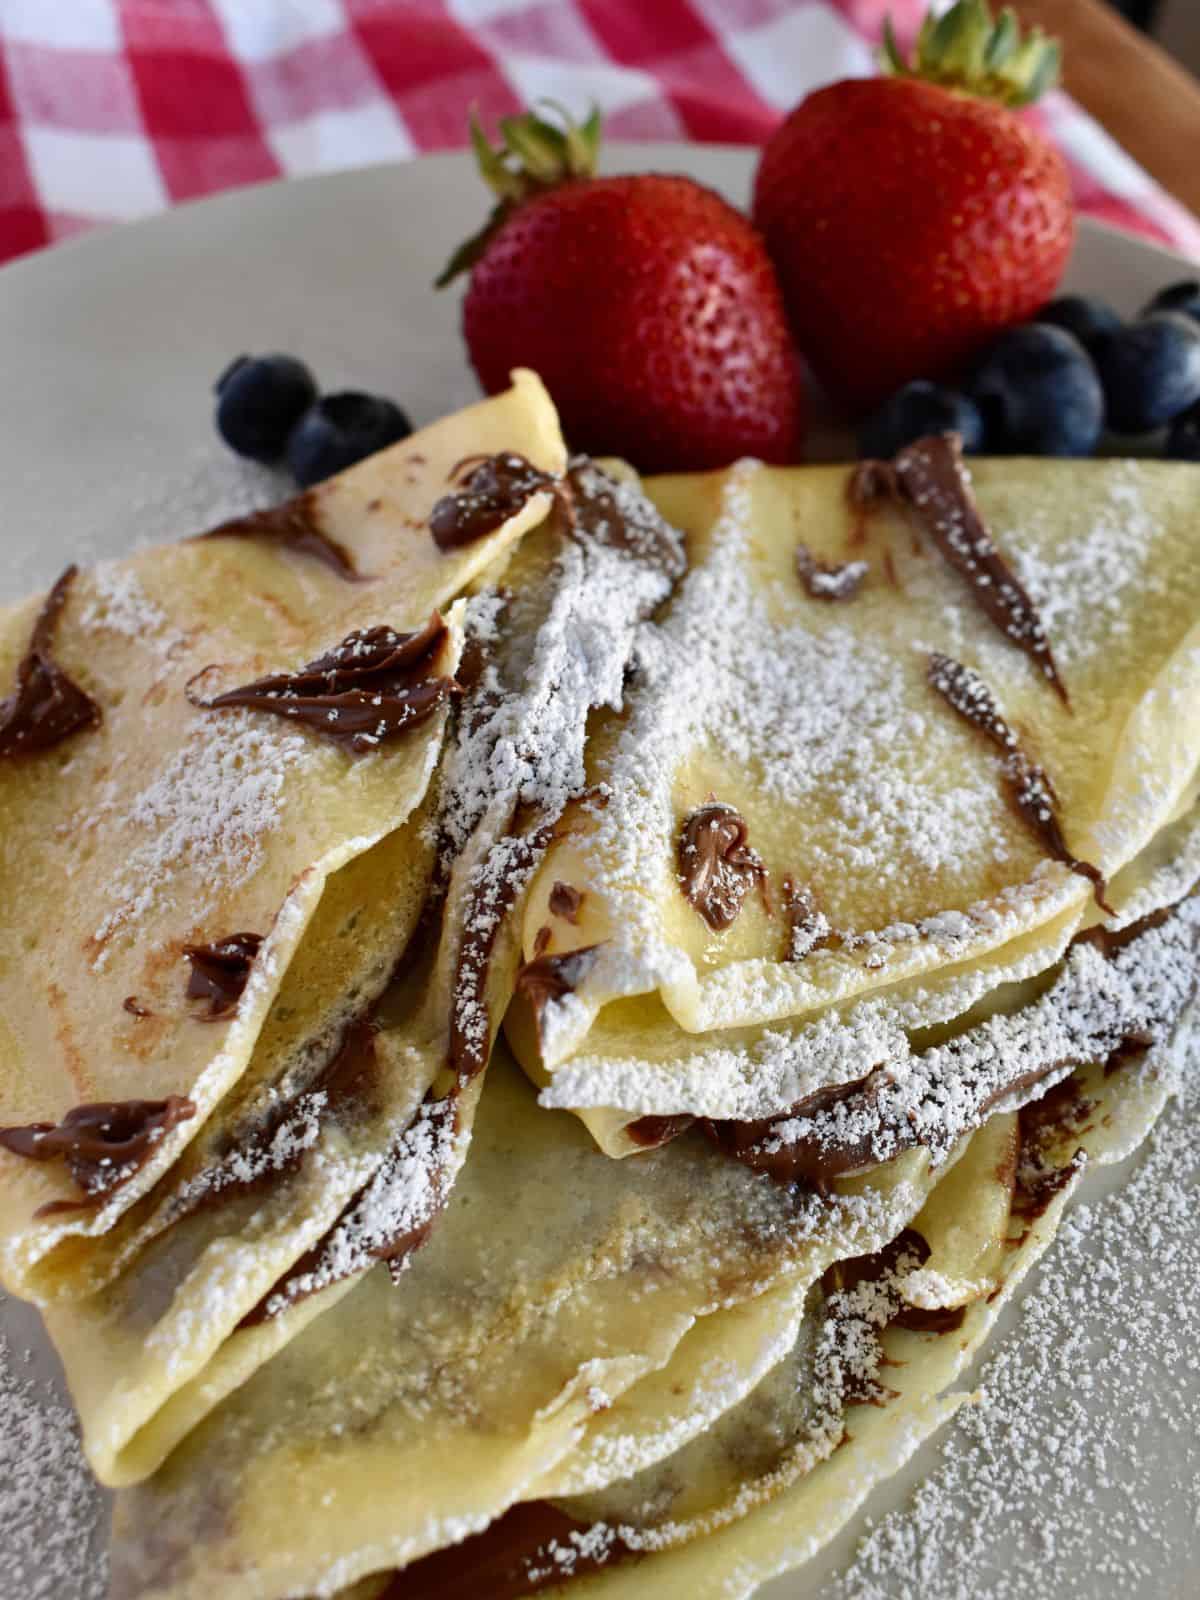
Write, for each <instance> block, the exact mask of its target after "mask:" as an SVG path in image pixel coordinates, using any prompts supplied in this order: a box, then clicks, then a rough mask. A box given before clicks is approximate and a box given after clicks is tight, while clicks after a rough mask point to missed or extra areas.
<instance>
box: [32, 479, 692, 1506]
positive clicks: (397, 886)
mask: <svg viewBox="0 0 1200 1600" xmlns="http://www.w3.org/2000/svg"><path fill="white" fill-rule="evenodd" d="M565 486H566V492H568V493H569V495H570V502H569V512H560V513H559V514H558V515H556V516H555V517H554V518H551V519H549V520H547V521H546V522H544V523H543V524H542V525H541V526H540V527H539V528H538V529H537V530H535V531H534V532H533V533H531V534H530V535H528V536H527V537H526V538H525V539H524V541H523V542H522V543H521V545H520V547H519V549H517V550H516V552H515V554H513V555H512V556H511V559H510V560H509V561H508V562H507V565H506V567H505V570H504V573H503V579H504V592H503V594H500V593H498V592H497V591H496V590H495V589H494V588H490V587H489V588H485V589H484V590H483V591H481V592H480V593H479V594H477V595H476V597H475V598H474V599H472V600H471V602H470V604H469V607H468V613H467V624H466V627H467V646H466V652H467V654H466V661H465V664H464V668H463V669H462V673H461V675H462V676H463V677H464V678H467V679H469V683H468V685H467V686H466V687H465V689H464V692H463V694H462V696H461V699H460V700H459V702H458V706H457V710H456V721H455V731H454V733H453V735H452V737H451V738H450V740H449V742H448V745H447V747H446V753H445V756H444V759H443V762H442V765H441V768H440V770H439V773H438V776H437V780H436V784H435V792H434V793H433V794H432V795H431V797H430V799H429V801H428V803H427V805H426V806H425V807H423V808H422V811H421V812H420V813H418V814H417V816H415V817H414V819H413V820H412V821H411V822H410V823H409V825H408V826H407V827H406V828H405V829H401V830H397V832H395V833H394V834H393V835H391V836H389V837H388V838H387V839H385V840H384V841H382V842H381V843H380V844H378V845H376V846H375V847H374V848H373V849H372V850H370V851H368V852H366V853H365V854H363V855H362V856H360V857H359V858H358V859H357V860H356V861H354V862H353V863H352V864H351V865H349V866H348V867H346V868H343V869H342V871H341V872H340V873H338V874H336V875H335V876H334V877H333V878H332V879H331V880H330V883H329V886H328V888H327V889H326V893H325V897H324V899H323V900H322V902H321V904H320V906H319V907H318V910H317V913H316V915H315V917H314V919H313V921H312V923H311V924H310V927H309V930H308V934H307V937H306V939H305V941H304V942H303V943H302V945H301V947H300V950H299V952H298V953H297V955H296V957H295V958H294V960H293V963H292V966H291V968H290V969H289V971H288V973H287V975H286V976H285V978H284V981H283V984H282V986H281V988H280V990H279V993H278V996H277V999H276V1003H275V1006H274V1008H273V1010H272V1012H271V1013H270V1014H269V1016H268V1018H267V1021H266V1023H265V1025H264V1028H263V1031H262V1033H261V1034H260V1037H259V1040H258V1045H257V1048H256V1049H255V1051H254V1053H253V1055H252V1057H251V1059H250V1062H249V1064H248V1066H247V1068H246V1070H245V1071H244V1073H243V1075H242V1078H241V1080H240V1082H239V1084H238V1085H237V1087H236V1091H235V1092H231V1093H229V1094H227V1095H226V1097H225V1099H224V1101H223V1102H222V1104H221V1106H220V1107H219V1108H218V1109H217V1111H216V1112H215V1113H214V1114H213V1116H212V1117H210V1119H209V1122H208V1124H207V1125H206V1128H205V1130H204V1131H203V1133H202V1134H201V1136H200V1137H198V1138H197V1139H196V1140H195V1141H193V1144H192V1145H191V1147H190V1148H189V1149H188V1150H187V1151H186V1152H185V1154H184V1156H183V1158H182V1159H181V1160H180V1161H178V1162H177V1163H176V1164H175V1166H174V1167H173V1168H172V1169H171V1171H170V1172H169V1173H168V1174H166V1175H165V1176H164V1178H163V1179H161V1180H160V1182H159V1184H158V1185H157V1186H156V1188H155V1189H154V1190H152V1191H151V1192H150V1194H148V1195H147V1196H146V1197H145V1200H144V1201H143V1202H142V1203H141V1204H140V1206H139V1207H137V1208H134V1210H132V1211H131V1212H129V1213H127V1215H126V1217H125V1218H124V1219H123V1220H122V1224H121V1225H120V1226H119V1227H118V1228H116V1229H114V1230H113V1231H112V1232H111V1233H110V1235H109V1236H108V1241H107V1243H108V1249H107V1252H106V1263H107V1264H108V1265H109V1266H110V1267H112V1269H113V1270H110V1271H109V1273H108V1276H107V1279H106V1281H104V1282H102V1283H101V1284H99V1286H95V1281H94V1280H95V1276H96V1274H95V1272H93V1292H92V1293H90V1294H89V1295H87V1296H86V1297H83V1298H74V1299H70V1300H66V1299H60V1301H58V1302H56V1303H55V1304H53V1305H52V1306H50V1307H48V1308H47V1311H46V1320H47V1324H48V1327H49V1330H50V1333H51V1336H52V1338H53V1340H54V1342H55V1344H56V1346H57V1348H58V1350H59V1353H60V1355H61V1356H62V1359H63V1362H64V1365H65V1367H66V1372H67V1377H68V1381H69V1383H70V1386H71V1390H72V1394H73V1396H74V1398H75V1402H76V1405H77V1408H78V1410H79V1412H80V1416H81V1421H82V1426H83V1436H84V1444H85V1449H86V1451H87V1454H88V1457H89V1460H90V1461H91V1463H92V1465H93V1468H94V1469H95V1471H96V1472H97V1474H98V1475H99V1476H100V1477H101V1478H102V1479H103V1481H105V1482H107V1483H112V1484H119V1483H127V1482H131V1481H135V1480H136V1479H137V1478H139V1477H141V1476H144V1475H145V1474H146V1473H147V1472H149V1471H151V1470H152V1469H153V1468H154V1467H155V1466H157V1465H158V1463H159V1462H160V1461H161V1460H162V1459H163V1457H164V1456H165V1455H166V1454H167V1453H168V1451H169V1450H170V1449H171V1448H172V1447H173V1445H174V1444H175V1443H176V1442H177V1441H178V1439H180V1438H181V1437H182V1436H183V1435H184V1434H185V1433H186V1432H187V1431H188V1429H190V1428H191V1427H192V1426H194V1425H195V1423H196V1422H197V1421H198V1420H199V1419H200V1418H201V1417H202V1416H203V1415H204V1414H205V1413H206V1412H207V1411H208V1410H209V1409H211V1408H212V1406H214V1405H215V1404H217V1402H218V1401H219V1400H220V1399H221V1398H222V1397H223V1395H224V1394H226V1393H228V1392H229V1391H230V1390H231V1389H232V1388H234V1387H236V1385H237V1384H238V1383H240V1382H242V1381H244V1379H245V1378H246V1377H247V1376H248V1375H249V1374H250V1373H251V1372H252V1371H253V1370H254V1369H255V1368H256V1367H257V1366H259V1365H260V1364H261V1363H262V1362H263V1361H264V1360H266V1359H267V1358H268V1357H269V1356H270V1355H272V1354H273V1353H274V1351H276V1350H277V1349H279V1348H280V1347H281V1346H282V1345H283V1344H284V1343H286V1342H287V1340H288V1339H289V1338H291V1337H292V1336H293V1335H294V1334H295V1333H296V1332H297V1331H298V1330H299V1329H300V1328H302V1327H304V1326H305V1325H306V1324H307V1323H308V1322H310V1321H311V1320H312V1319H313V1318H314V1317H315V1316H317V1315H318V1314H319V1313H320V1312H321V1310H323V1309H324V1308H325V1306H326V1305H328V1304H329V1303H331V1302H332V1300H333V1299H336V1298H338V1297H339V1296H340V1295H341V1294H344V1293H345V1292H346V1290H347V1288H348V1287H349V1286H350V1284H351V1283H352V1282H353V1281H354V1279H356V1278H357V1277H359V1276H361V1275H362V1274H363V1273H364V1272H365V1271H367V1270H368V1268H369V1267H371V1266H373V1265H374V1264H375V1263H376V1262H377V1261H379V1260H381V1259H387V1260H388V1261H389V1263H390V1265H391V1268H392V1270H393V1272H397V1271H399V1270H400V1268H401V1266H402V1264H403V1261H404V1259H405V1258H406V1256H407V1254H408V1253H409V1252H410V1251H411V1250H412V1249H413V1248H415V1247H416V1246H417V1245H418V1244H419V1243H420V1242H421V1240H422V1239H423V1237H424V1235H425V1232H426V1231H427V1229H428V1228H429V1226H430V1225H431V1223H432V1221H433V1217H434V1215H435V1214H436V1211H437V1210H438V1208H439V1207H440V1205H441V1204H442V1203H443V1202H444V1199H445V1197H446V1195H447V1194H448V1193H449V1190H450V1187H451V1185H452V1183H453V1180H454V1175H455V1173H456V1171H457V1169H458V1166H459V1165H460V1164H461V1160H462V1157H463V1154H464V1153H465V1150H466V1147H467V1142H468V1140H469V1135H470V1127H471V1121H472V1117H473V1110H474V1104H475V1100H476V1097H477V1094H478V1089H479V1084H480V1079H481V1074H482V1070H483V1068H484V1066H485V1065H486V1062H487V1059H488V1055H489V1053H490V1048H491V1041H492V1037H493V1036H494V1033H495V1031H496V1029H497V1028H498V1026H499V1023H500V1020H501V1018H502V1017H503V1015H504V1011H505V1009H506V1007H507V1004H508V1000H509V998H510V996H511V993H512V985H513V977H514V974H515V968H516V965H517V962H518V959H519V951H518V947H517V941H516V917H517V915H518V914H519V909H520V905H521V903H522V899H523V894H524V891H525V887H526V885H527V884H528V881H529V879H530V877H531V876H532V873H533V870H534V868H535V867H536V864H537V862H538V860H539V859H540V856H541V853H542V852H543V851H544V849H545V848H546V845H547V844H548V842H549V839H550V836H551V832H552V830H553V827H554V825H555V824H556V821H557V819H558V817H559V815H560V814H561V812H562V810H563V808H564V807H565V805H566V804H567V802H568V801H569V800H570V799H571V798H572V797H573V796H575V795H577V794H578V793H579V791H580V790H581V789H582V787H583V786H584V783H585V781H586V779H585V775H584V761H583V750H584V741H585V735H586V727H587V719H588V713H589V710H590V708H591V707H592V706H593V705H601V704H604V705H611V706H614V707H616V706H619V704H620V698H621V694H622V691H623V683H624V672H625V666H626V662H627V659H628V656H629V651H630V648H631V641H632V637H633V630H634V628H635V626H636V624H637V622H638V620H639V619H640V618H641V617H642V616H644V615H645V614H646V613H647V612H648V611H649V610H650V609H652V608H653V607H654V606H655V605H656V604H658V603H659V602H660V601H661V600H662V599H663V598H664V597H665V596H666V594H667V592H668V590H669V588H670V584H671V582H672V578H673V575H675V574H676V573H677V571H678V568H679V566H680V564H681V560H682V557H681V553H680V550H679V547H678V544H677V542H676V541H675V539H674V536H673V535H672V534H671V532H670V530H669V529H667V528H666V527H665V526H664V525H662V524H661V522H660V521H659V519H658V518H657V517H656V516H655V515H654V513H653V511H652V509H651V508H650V507H649V505H648V504H646V503H645V502H643V501H640V500H639V499H638V498H637V497H636V496H634V495H633V494H632V493H630V492H627V491H623V490H622V489H621V488H620V487H619V486H618V485H617V484H615V483H614V482H612V481H611V480H609V479H607V478H605V477H603V476H602V475H600V474H599V473H598V472H596V470H595V469H593V468H590V467H585V466H584V465H582V464H579V465H577V466H576V467H575V468H574V469H573V470H572V472H571V474H570V476H569V478H568V479H566V480H565ZM406 949H407V952H408V954H407V957H405V959H403V960H402V959H401V957H402V955H403V953H404V952H405V951H406Z"/></svg>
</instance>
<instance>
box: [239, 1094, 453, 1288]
mask: <svg viewBox="0 0 1200 1600" xmlns="http://www.w3.org/2000/svg"><path fill="white" fill-rule="evenodd" d="M466 1147H467V1138H466V1135H465V1132H464V1130H463V1129H462V1128H461V1127H460V1126H459V1119H458V1104H457V1101H456V1100H454V1099H452V1098H447V1099H445V1100H430V1101H426V1102H425V1103H424V1104H423V1105H422V1106H421V1107H420V1109H419V1110H418V1112H417V1114H416V1116H415V1117H414V1118H413V1120H412V1121H411V1122H410V1123H409V1125H408V1127H407V1128H405V1129H404V1131H403V1132H402V1133H401V1134H400V1135H399V1137H398V1138H397V1140H396V1142H395V1143H394V1145H393V1146H392V1148H391V1150H390V1151H389V1152H388V1154H387V1156H386V1157H385V1158H384V1160H383V1162H382V1164H381V1165H380V1167H379V1168H378V1170H377V1171H376V1173H375V1176H374V1177H373V1178H372V1179H371V1181H370V1182H369V1183H368V1184H367V1186H366V1188H365V1189H364V1190H363V1191H362V1193H361V1194H360V1195H359V1196H358V1198H357V1199H356V1200H355V1201H354V1202H353V1204H352V1205H351V1207H350V1209H349V1210H348V1211H347V1213H346V1215H345V1216H344V1217H343V1218H342V1219H341V1221H340V1222H338V1223H337V1224H336V1225H335V1227H334V1228H333V1229H331V1231H330V1232H329V1234H328V1235H327V1237H326V1239H325V1241H324V1243H323V1244H322V1245H321V1247H320V1253H319V1255H318V1257H317V1260H316V1261H315V1262H314V1263H313V1265H312V1267H311V1268H310V1269H309V1270H308V1271H306V1272H301V1273H297V1274H296V1275H295V1276H293V1277H289V1278H288V1279H287V1280H286V1282H285V1285H284V1287H282V1288H281V1289H278V1290H277V1291H276V1292H275V1293H274V1294H272V1295H271V1296H270V1297H269V1299H268V1300H267V1303H266V1307H265V1309H266V1314H267V1316H269V1317H273V1316H278V1315H279V1313H280V1312H282V1311H285V1310H286V1309H287V1307H288V1306H290V1305H294V1304H295V1303H296V1301H298V1300H302V1299H304V1298H305V1297H306V1296H307V1295H312V1294H318V1293H319V1292H320V1291H321V1290H322V1289H326V1288H329V1287H330V1285H332V1284H335V1283H341V1282H343V1281H344V1280H345V1279H347V1278H351V1277H355V1276H356V1275H357V1274H358V1273H360V1272H365V1271H366V1269H367V1268H368V1267H370V1266H372V1265H373V1264H374V1263H375V1262H376V1261H379V1260H381V1259H388V1260H391V1259H393V1258H394V1259H395V1263H396V1265H397V1267H402V1266H403V1265H404V1263H405V1262H406V1261H407V1259H408V1252H409V1251H411V1248H412V1244H413V1242H414V1241H416V1240H417V1239H418V1237H419V1235H420V1233H421V1231H422V1230H423V1229H424V1228H426V1227H428V1225H429V1224H430V1223H431V1222H432V1221H433V1219H434V1217H435V1216H436V1215H437V1213H438V1211H440V1210H441V1207H442V1205H443V1204H444V1203H445V1198H446V1195H447V1194H448V1193H449V1191H450V1188H451V1186H452V1184H453V1182H454V1177H455V1174H456V1173H457V1170H458V1168H459V1167H460V1166H461V1164H462V1158H463V1157H464V1156H465V1154H466ZM406 1246H407V1249H406V1248H405V1247H406Z"/></svg>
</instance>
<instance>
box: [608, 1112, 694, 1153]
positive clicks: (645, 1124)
mask: <svg viewBox="0 0 1200 1600" xmlns="http://www.w3.org/2000/svg"><path fill="white" fill-rule="evenodd" d="M695 1121H696V1119H695V1117H693V1116H689V1115H688V1114H687V1113H686V1112H681V1113H680V1114H679V1115H678V1116H674V1117H639V1118H638V1119H637V1121H636V1122H630V1123H627V1124H626V1127H625V1132H626V1134H627V1135H628V1136H629V1138H630V1139H632V1140H633V1142H634V1144H636V1145H639V1146H640V1147H641V1148H642V1149H643V1150H658V1149H659V1148H661V1146H662V1145H664V1144H670V1143H671V1141H672V1140H673V1139H678V1138H679V1137H680V1136H681V1135H682V1134H685V1133H686V1132H687V1131H688V1129H689V1128H690V1127H691V1126H692V1125H693V1123H694V1122H695Z"/></svg>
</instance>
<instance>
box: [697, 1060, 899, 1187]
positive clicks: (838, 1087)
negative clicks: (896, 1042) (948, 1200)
mask: <svg viewBox="0 0 1200 1600" xmlns="http://www.w3.org/2000/svg"><path fill="white" fill-rule="evenodd" d="M872 1081H873V1080H872V1079H871V1076H870V1075H869V1074H868V1075H867V1076H866V1077H863V1078H855V1079H854V1080H853V1081H852V1082H850V1083H841V1084H835V1085H834V1086H833V1087H831V1088H828V1089H818V1090H817V1091H816V1092H815V1093H814V1094H810V1095H806V1096H805V1097H804V1099H803V1100H799V1101H797V1102H796V1104H795V1105H793V1106H790V1107H789V1108H788V1110H787V1111H785V1112H782V1113H780V1114H779V1115H778V1116H774V1117H761V1118H759V1119H758V1120H757V1121H753V1122H734V1121H732V1120H730V1119H726V1118H721V1119H717V1118H705V1119H703V1120H702V1122H701V1127H702V1128H703V1129H704V1131H705V1133H706V1134H707V1135H708V1137H709V1138H710V1139H711V1140H712V1141H713V1143H714V1144H715V1145H716V1146H717V1149H718V1150H721V1151H723V1152H724V1154H725V1155H727V1156H732V1157H733V1159H734V1160H735V1161H740V1162H741V1164H742V1165H743V1166H744V1167H749V1168H750V1170H751V1171H752V1172H762V1173H765V1174H766V1176H767V1177H769V1178H772V1179H774V1181H775V1182H776V1183H782V1184H800V1185H802V1186H803V1187H804V1188H806V1189H813V1190H815V1191H816V1192H817V1193H818V1194H825V1193H827V1192H828V1191H829V1188H830V1185H831V1184H832V1183H834V1181H835V1180H836V1179H838V1178H841V1177H844V1176H845V1175H846V1174H847V1173H850V1172H860V1171H862V1170H863V1169H864V1168H866V1167H870V1166H873V1165H874V1164H875V1163H874V1157H873V1153H872V1145H871V1141H870V1139H869V1137H864V1138H863V1139H862V1140H859V1141H854V1142H851V1141H846V1142H843V1143H840V1144H839V1145H838V1146H837V1147H836V1148H835V1149H833V1150H831V1149H829V1148H828V1147H827V1146H826V1145H825V1143H824V1142H823V1141H822V1140H821V1138H820V1137H819V1136H818V1135H817V1134H816V1133H815V1132H814V1133H812V1134H808V1133H798V1132H796V1131H794V1130H792V1129H790V1128H788V1127H786V1124H788V1123H792V1122H795V1121H800V1120H813V1119H817V1118H819V1117H820V1116H821V1115H822V1114H823V1113H825V1112H828V1111H832V1110H834V1109H835V1108H836V1107H840V1106H845V1105H849V1104H853V1103H855V1102H857V1101H861V1102H862V1103H864V1104H866V1103H869V1101H870V1098H871V1095H872Z"/></svg>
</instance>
